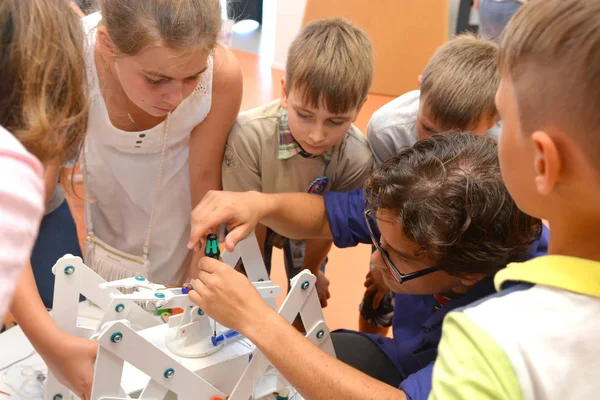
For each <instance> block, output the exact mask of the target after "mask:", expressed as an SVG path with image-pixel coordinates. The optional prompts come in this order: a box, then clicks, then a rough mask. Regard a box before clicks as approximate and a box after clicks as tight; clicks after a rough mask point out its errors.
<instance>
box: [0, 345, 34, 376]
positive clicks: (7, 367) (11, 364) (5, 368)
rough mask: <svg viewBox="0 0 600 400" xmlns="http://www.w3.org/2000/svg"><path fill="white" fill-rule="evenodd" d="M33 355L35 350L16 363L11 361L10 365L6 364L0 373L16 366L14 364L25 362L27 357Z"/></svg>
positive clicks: (0, 369)
mask: <svg viewBox="0 0 600 400" xmlns="http://www.w3.org/2000/svg"><path fill="white" fill-rule="evenodd" d="M34 354H36V351H35V350H32V351H31V353H29V354H28V355H26V356H25V357H23V358H21V359H19V360H17V361H13V362H12V363H10V364H8V365H7V366H5V367H2V368H0V372H2V371H4V370H7V369H9V368H10V367H12V366H13V365H16V364H18V363H20V362H21V361H25V360H27V359H28V358H29V357H31V356H33V355H34Z"/></svg>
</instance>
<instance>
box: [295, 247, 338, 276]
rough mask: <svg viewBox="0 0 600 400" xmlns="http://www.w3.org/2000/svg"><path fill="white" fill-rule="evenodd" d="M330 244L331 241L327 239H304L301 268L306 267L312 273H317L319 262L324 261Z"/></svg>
mask: <svg viewBox="0 0 600 400" xmlns="http://www.w3.org/2000/svg"><path fill="white" fill-rule="evenodd" d="M332 244H333V241H331V240H329V239H308V240H306V249H305V254H304V265H303V266H302V269H307V270H309V271H310V272H311V273H312V274H313V275H317V273H318V272H319V268H320V267H321V264H322V263H323V261H325V258H326V257H327V254H329V250H331V245H332Z"/></svg>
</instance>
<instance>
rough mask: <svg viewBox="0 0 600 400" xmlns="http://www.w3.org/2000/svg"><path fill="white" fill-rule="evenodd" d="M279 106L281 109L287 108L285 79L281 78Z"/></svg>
mask: <svg viewBox="0 0 600 400" xmlns="http://www.w3.org/2000/svg"><path fill="white" fill-rule="evenodd" d="M281 106H282V107H283V108H287V107H288V99H287V87H286V86H285V79H283V78H281Z"/></svg>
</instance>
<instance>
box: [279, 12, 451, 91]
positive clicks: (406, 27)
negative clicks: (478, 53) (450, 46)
mask: <svg viewBox="0 0 600 400" xmlns="http://www.w3.org/2000/svg"><path fill="white" fill-rule="evenodd" d="M288 1H294V0H288ZM327 17H343V18H348V19H349V20H350V21H352V22H353V23H355V24H356V25H358V26H360V27H361V28H362V29H364V30H365V31H366V32H367V33H368V34H369V36H370V37H371V40H372V41H373V45H374V48H375V76H374V79H373V85H372V87H371V92H372V93H378V94H385V95H390V96H398V95H400V94H402V93H405V92H407V91H410V90H413V89H417V88H418V83H417V78H418V76H419V75H420V74H421V72H422V71H423V68H424V67H425V64H426V63H427V60H429V57H431V55H432V54H433V52H434V51H435V49H436V48H437V47H438V46H440V45H442V44H443V43H444V42H445V41H446V40H447V38H448V0H370V1H367V0H306V7H305V10H304V19H303V25H305V24H306V23H307V22H309V21H312V20H315V19H318V18H327Z"/></svg>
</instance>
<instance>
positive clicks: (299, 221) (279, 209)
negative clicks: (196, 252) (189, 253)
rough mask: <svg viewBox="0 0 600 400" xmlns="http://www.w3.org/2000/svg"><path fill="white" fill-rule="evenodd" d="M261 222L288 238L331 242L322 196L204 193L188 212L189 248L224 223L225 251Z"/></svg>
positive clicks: (306, 194) (304, 194) (231, 248)
mask: <svg viewBox="0 0 600 400" xmlns="http://www.w3.org/2000/svg"><path fill="white" fill-rule="evenodd" d="M259 222H260V223H262V224H264V225H266V226H268V227H270V228H271V229H273V230H274V231H276V232H277V233H279V234H281V235H283V236H285V237H289V238H292V239H331V231H330V230H329V222H328V221H327V215H326V214H325V201H324V199H323V197H322V196H320V195H315V194H308V193H278V194H264V193H258V192H245V193H233V192H216V191H211V192H208V193H207V195H206V196H205V197H204V199H202V201H201V202H200V204H199V205H198V206H197V207H196V208H195V209H194V211H193V212H192V231H191V235H190V242H189V243H188V246H189V247H190V248H192V247H194V246H195V245H197V244H198V243H199V242H200V240H201V238H203V237H204V236H206V234H207V233H209V232H211V231H215V230H216V228H217V227H218V226H219V225H220V224H223V223H226V224H227V226H228V229H229V234H228V235H227V237H226V239H225V244H226V246H227V249H228V250H230V251H232V250H233V248H234V246H235V245H236V244H237V243H238V242H239V241H240V240H242V239H243V238H245V237H246V236H248V234H249V233H250V232H251V231H253V230H254V228H255V227H256V225H257V224H258V223H259Z"/></svg>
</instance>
